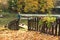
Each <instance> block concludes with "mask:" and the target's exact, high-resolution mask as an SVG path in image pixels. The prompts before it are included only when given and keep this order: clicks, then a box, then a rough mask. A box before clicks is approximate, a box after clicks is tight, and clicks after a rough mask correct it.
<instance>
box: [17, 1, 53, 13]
mask: <svg viewBox="0 0 60 40" xmlns="http://www.w3.org/2000/svg"><path fill="white" fill-rule="evenodd" d="M23 6H24V7H23ZM51 8H54V2H53V0H18V1H17V10H18V12H19V11H20V12H21V10H22V9H23V10H24V12H36V11H42V12H45V11H46V10H47V11H50V10H51Z"/></svg>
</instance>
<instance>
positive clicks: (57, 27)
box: [28, 18, 60, 36]
mask: <svg viewBox="0 0 60 40" xmlns="http://www.w3.org/2000/svg"><path fill="white" fill-rule="evenodd" d="M39 20H40V19H39V18H35V19H30V20H28V30H33V31H39V32H42V33H46V34H50V35H55V36H60V18H57V19H56V21H55V22H54V23H51V27H50V28H48V27H47V24H46V22H44V23H43V25H42V26H40V25H39V23H38V22H39Z"/></svg>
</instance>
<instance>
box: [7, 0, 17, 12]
mask: <svg viewBox="0 0 60 40" xmlns="http://www.w3.org/2000/svg"><path fill="white" fill-rule="evenodd" d="M8 3H9V7H8V8H9V10H13V11H15V10H17V0H9V1H8Z"/></svg>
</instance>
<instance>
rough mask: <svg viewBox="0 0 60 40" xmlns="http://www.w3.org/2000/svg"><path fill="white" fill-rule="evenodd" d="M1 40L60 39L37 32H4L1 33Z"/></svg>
mask: <svg viewBox="0 0 60 40" xmlns="http://www.w3.org/2000/svg"><path fill="white" fill-rule="evenodd" d="M0 40H59V38H58V36H52V35H46V34H43V33H40V32H36V31H23V30H18V31H16V30H15V31H13V30H4V31H0Z"/></svg>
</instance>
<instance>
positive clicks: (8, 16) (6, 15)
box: [0, 12, 17, 26]
mask: <svg viewBox="0 0 60 40" xmlns="http://www.w3.org/2000/svg"><path fill="white" fill-rule="evenodd" d="M0 14H2V15H4V17H3V18H0V26H1V25H6V24H7V23H9V22H10V21H12V20H14V19H15V18H17V14H14V13H9V12H1V13H0Z"/></svg>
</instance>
